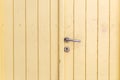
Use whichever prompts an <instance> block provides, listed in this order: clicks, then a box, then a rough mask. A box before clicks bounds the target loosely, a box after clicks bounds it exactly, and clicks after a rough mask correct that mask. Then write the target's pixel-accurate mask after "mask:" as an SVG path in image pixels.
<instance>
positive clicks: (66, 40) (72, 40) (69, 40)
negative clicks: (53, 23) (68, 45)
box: [64, 37, 81, 42]
mask: <svg viewBox="0 0 120 80" xmlns="http://www.w3.org/2000/svg"><path fill="white" fill-rule="evenodd" d="M64 41H65V42H81V40H77V39H71V38H69V37H65V38H64Z"/></svg>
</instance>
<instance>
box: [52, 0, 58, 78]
mask: <svg viewBox="0 0 120 80" xmlns="http://www.w3.org/2000/svg"><path fill="white" fill-rule="evenodd" d="M51 80H58V0H51Z"/></svg>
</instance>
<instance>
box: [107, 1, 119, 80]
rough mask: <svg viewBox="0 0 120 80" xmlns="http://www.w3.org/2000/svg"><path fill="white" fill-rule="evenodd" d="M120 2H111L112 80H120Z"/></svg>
mask: <svg viewBox="0 0 120 80" xmlns="http://www.w3.org/2000/svg"><path fill="white" fill-rule="evenodd" d="M119 4H120V1H119V0H110V71H109V72H110V75H109V77H110V80H119V76H120V74H119V69H120V67H119V61H120V55H119V53H120V52H119V49H120V46H119V42H120V41H119V36H120V35H119V34H120V6H119Z"/></svg>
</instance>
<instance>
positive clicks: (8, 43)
mask: <svg viewBox="0 0 120 80" xmlns="http://www.w3.org/2000/svg"><path fill="white" fill-rule="evenodd" d="M4 1H5V3H4V6H5V13H4V15H5V24H4V26H5V27H4V28H5V35H4V38H5V39H4V42H5V46H4V48H5V53H4V57H5V59H4V60H5V63H4V64H5V80H13V74H14V72H13V0H4Z"/></svg>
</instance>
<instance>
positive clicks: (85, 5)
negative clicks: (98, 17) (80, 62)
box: [85, 0, 87, 80]
mask: <svg viewBox="0 0 120 80" xmlns="http://www.w3.org/2000/svg"><path fill="white" fill-rule="evenodd" d="M86 54H87V0H85V80H87V78H86V77H87V62H86V61H87V60H86V59H87V58H86Z"/></svg>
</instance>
